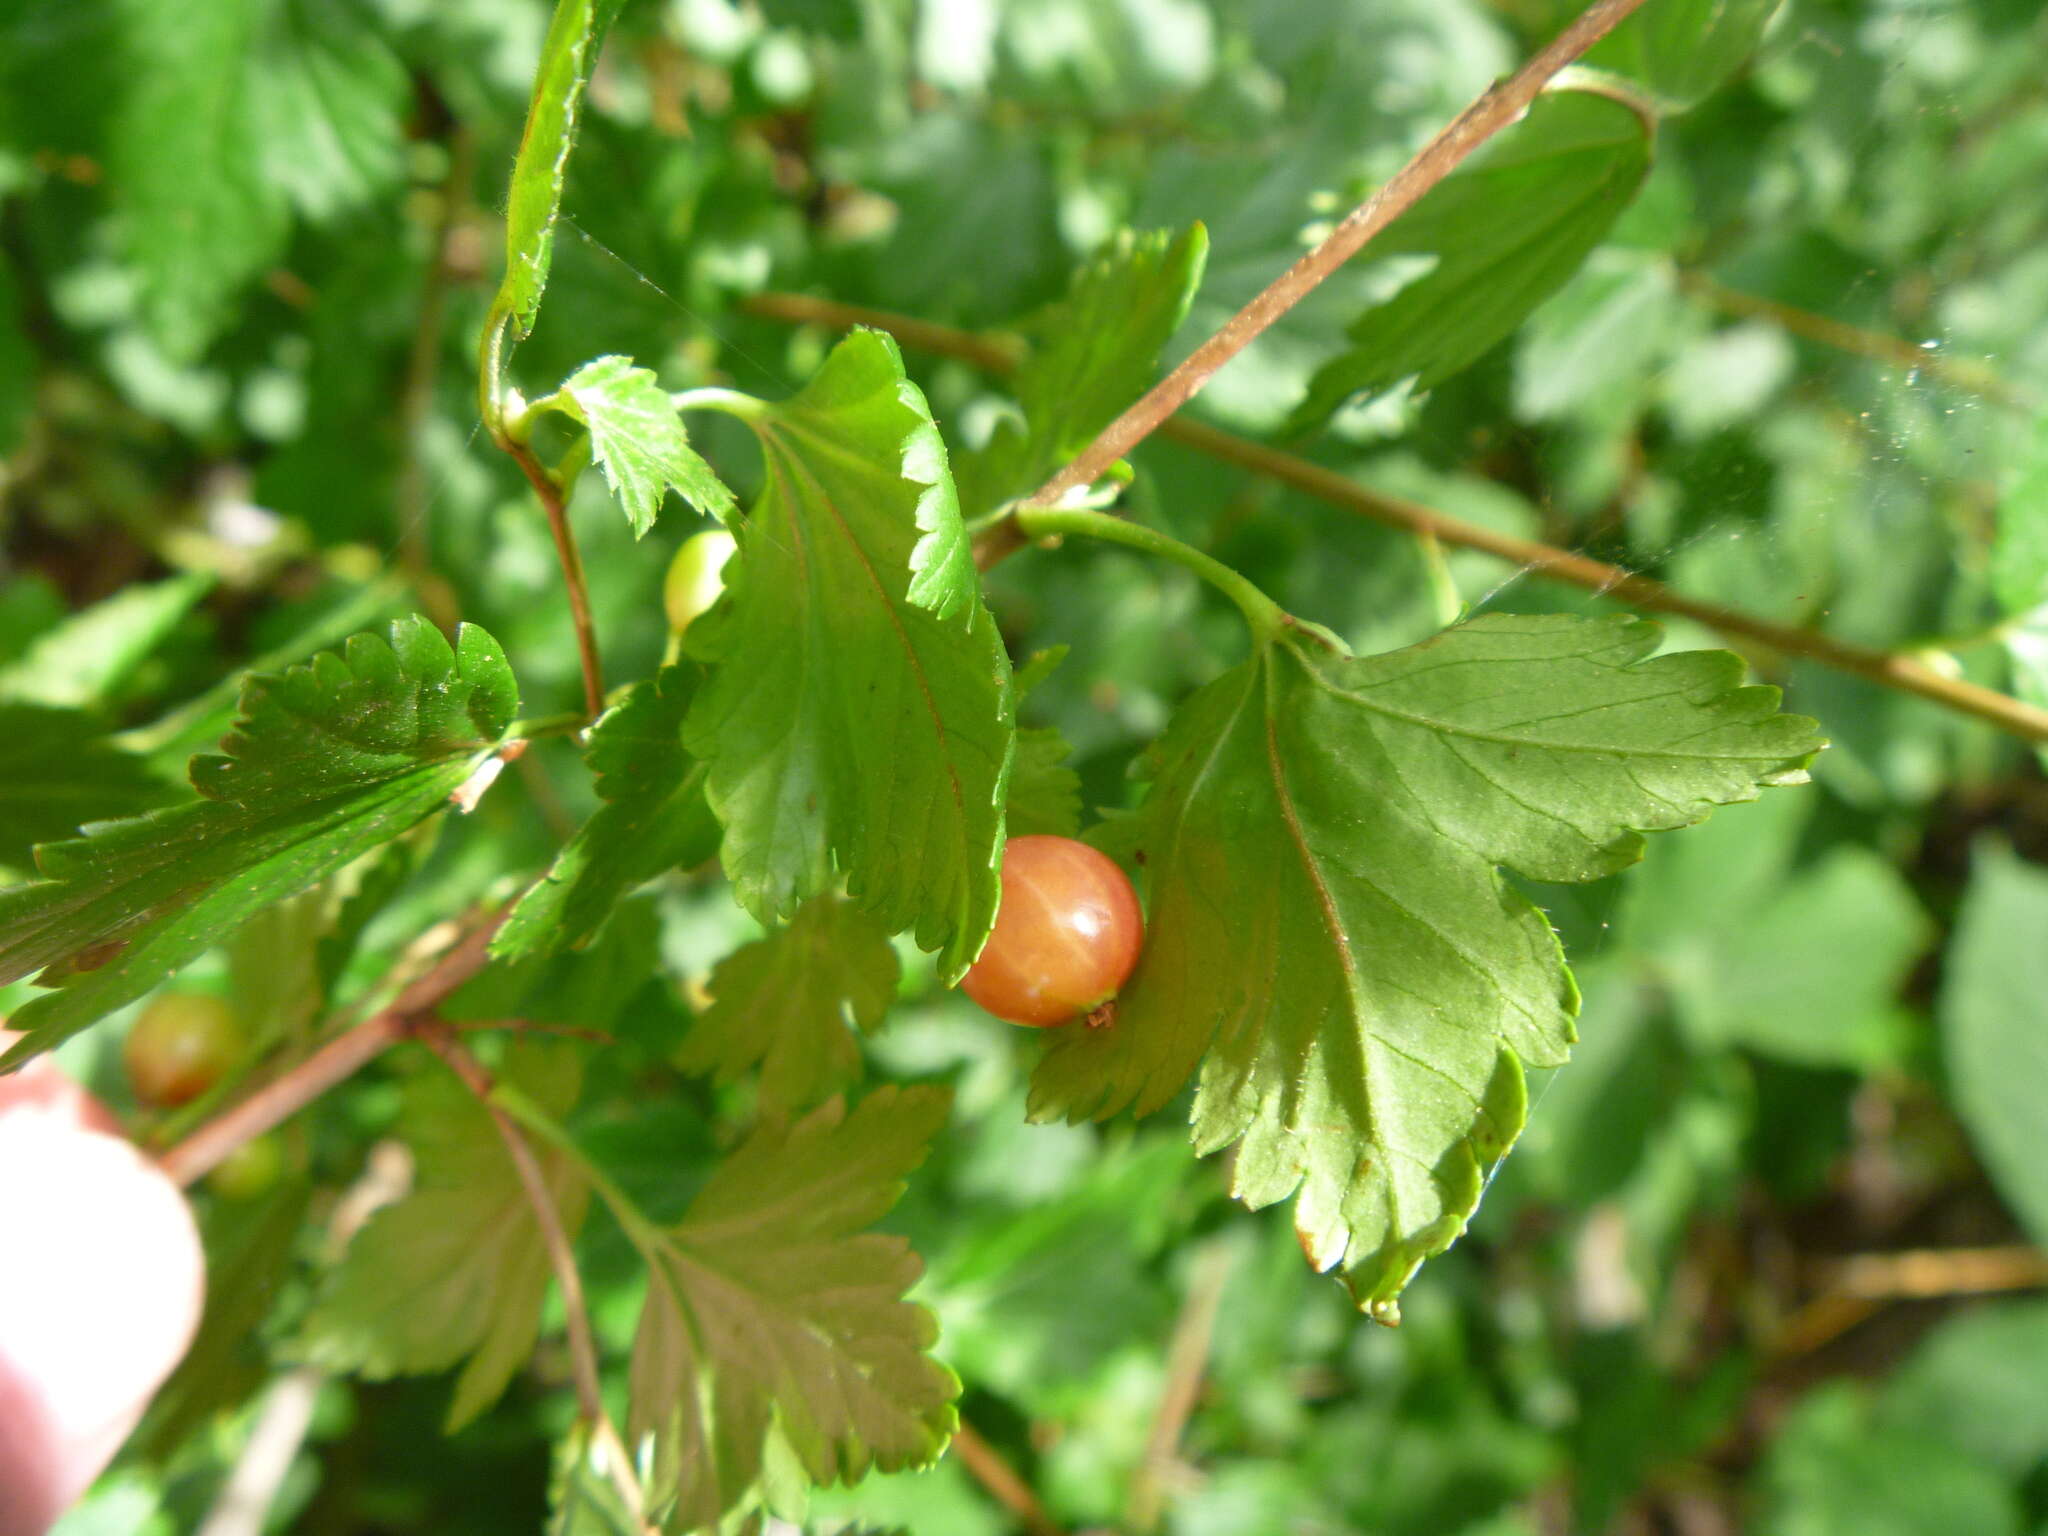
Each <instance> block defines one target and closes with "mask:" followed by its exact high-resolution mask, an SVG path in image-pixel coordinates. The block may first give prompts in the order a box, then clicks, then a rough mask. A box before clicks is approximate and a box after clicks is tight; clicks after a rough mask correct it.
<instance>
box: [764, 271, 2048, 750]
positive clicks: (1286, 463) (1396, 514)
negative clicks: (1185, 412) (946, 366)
mask: <svg viewBox="0 0 2048 1536" xmlns="http://www.w3.org/2000/svg"><path fill="white" fill-rule="evenodd" d="M746 308H747V309H748V310H749V311H750V312H751V313H754V314H757V315H761V316H763V317H764V318H767V319H772V320H781V321H784V322H786V323H790V324H799V325H813V324H814V325H836V326H854V325H868V326H873V327H875V328H876V329H878V330H884V331H888V332H890V333H891V334H893V335H895V336H897V337H898V338H900V339H901V340H903V341H905V342H907V343H909V344H910V345H912V346H917V347H920V348H923V349H926V350H929V351H932V352H936V353H939V354H941V355H944V356H947V357H957V358H960V359H961V360H962V361H965V362H970V363H975V364H977V365H978V366H980V367H983V368H986V369H988V370H989V371H990V372H991V373H997V374H1001V373H1007V372H1009V371H1010V370H1011V369H1013V368H1014V367H1015V366H1016V364H1017V361H1018V359H1019V358H1020V357H1021V356H1022V352H1023V348H1022V345H1021V344H1020V343H1018V342H1017V341H1015V339H1014V338H991V337H986V336H976V335H973V334H971V333H969V332H966V331H955V330H951V329H949V328H948V327H945V326H938V325H932V324H929V323H928V322H924V321H918V322H914V323H910V322H906V321H905V319H904V317H902V316H899V315H894V314H891V313H888V312H887V311H884V310H874V309H866V308H862V307H860V306H858V305H853V304H840V303H836V302H834V301H832V300H829V299H818V298H812V297H809V296H806V295H801V294H789V293H757V294H755V295H753V296H752V297H751V298H750V299H748V300H747V301H746ZM1160 431H1161V433H1162V435H1163V436H1166V437H1169V438H1172V439H1173V440H1174V441H1175V442H1180V443H1185V444H1187V445H1188V446H1189V447H1191V448H1194V449H1197V450H1199V451H1200V452H1203V453H1206V454H1209V455H1211V456H1212V457H1215V458H1218V459H1222V460H1225V461H1226V462H1228V463H1232V464H1236V465H1238V466H1240V467H1242V468H1244V469H1249V470H1252V471H1255V472H1256V473H1258V474H1262V475H1269V476H1271V477H1272V478H1273V479H1275V480H1279V481H1282V482H1284V483H1285V484H1288V485H1291V486H1293V487H1294V488H1295V489H1296V490H1299V491H1303V492H1305V493H1307V494H1308V495H1310V496H1314V497H1316V498H1317V499H1318V500H1321V501H1327V502H1329V503H1331V504H1332V505H1333V506H1339V507H1342V508H1344V509H1345V510H1346V511H1350V512H1356V513H1358V514H1359V515H1360V516H1362V517H1369V518H1371V519H1372V520H1373V521H1375V522H1378V523H1384V524H1386V525H1387V526H1388V527H1390V528H1395V529H1398V530H1400V531H1402V532H1404V533H1410V534H1414V535H1416V536H1417V537H1418V538H1433V539H1435V540H1437V541H1438V542H1439V543H1442V544H1450V545H1455V546H1457V547H1459V548H1461V549H1476V550H1479V551H1481V552H1482V553H1485V554H1489V555H1494V556H1497V557H1498V558H1499V559H1502V560H1505V561H1507V562H1508V563H1510V564H1511V565H1515V566H1519V567H1521V568H1523V569H1525V570H1528V571H1531V572H1533V573H1535V574H1536V575H1538V576H1547V577H1549V578H1551V579H1552V580H1555V581H1563V582H1569V583H1571V584H1572V585H1573V586H1576V587H1583V588H1585V589H1586V590H1587V591H1589V592H1593V593H1596V594H1598V595H1599V596H1602V597H1613V598H1618V599H1620V600H1621V601H1623V602H1625V603H1629V604H1631V605H1633V606H1635V607H1637V608H1645V609H1648V610H1650V611H1651V612H1654V613H1671V614H1677V615H1678V616H1679V617H1681V618H1688V619H1692V620H1695V621H1696V622H1698V623H1701V624H1704V625H1706V626H1707V627H1708V628H1710V629H1714V630H1717V631H1719V632H1720V633H1721V634H1723V635H1726V636H1728V637H1729V638H1731V639H1735V640H1747V641H1751V642H1754V643H1755V644H1758V645H1762V646H1765V647H1768V648H1769V649H1770V650H1773V651H1776V652H1779V653H1781V654H1783V655H1787V656H1798V657H1802V658H1805V659H1806V660H1809V661H1816V662H1819V663H1821V664H1822V665H1823V666H1828V667H1833V668H1834V669H1836V670H1837V671H1841V672H1848V673H1852V674H1854V675H1855V676H1857V677H1861V678H1864V679H1867V680H1868V681H1870V682H1873V683H1878V684H1881V685H1882V686H1884V687H1886V688H1892V689H1896V690H1898V691H1899V692H1902V693H1911V694H1915V695H1918V696H1919V697H1921V698H1924V699H1927V700H1930V701H1931V702H1933V703H1936V704H1939V705H1941V706H1942V707H1943V708H1945V709H1951V710H1954V711H1956V712H1957V713H1959V714H1964V715H1970V716H1972V717H1974V718H1976V719H1979V720H1983V721H1985V722H1986V723H1988V724H1990V725H1994V726H1996V727H1997V728H1998V729H1999V730H2001V731H2004V732H2006V733H2007V734H2008V735H2011V736H2016V737H2018V738H2019V739H2020V740H2022V741H2030V742H2043V741H2048V710H2043V709H2039V708H2036V707H2035V706H2034V705H2031V704H2026V703H2023V702H2021V701H2020V700H2018V699H2015V698H2012V697H2010V696H2009V695H2007V694H2003V693H1999V692H1998V691H1996V690H1995V689H1991V688H1985V687H1982V686H1981V685H1979V684H1976V683H1972V682H1969V681H1967V680H1965V679H1962V678H1956V677H1949V676H1946V675H1945V674H1943V673H1941V672H1937V671H1936V670H1935V669H1934V668H1933V667H1930V666H1928V665H1927V664H1926V663H1925V662H1923V661H1920V660H1918V659H1917V658H1915V657H1912V656H1903V655H1897V654H1894V653H1892V652H1889V651H1880V650H1874V649H1872V648H1870V647H1868V646H1861V645H1852V644H1850V643H1849V642H1847V641H1844V640H1836V639H1834V638H1833V637H1832V636H1829V635H1825V634H1821V633H1820V632H1818V631H1816V630H1811V629H1799V628H1796V627H1794V626H1792V625H1789V624H1774V623H1772V622H1771V621H1769V620H1768V619H1760V618H1757V617H1756V616H1755V615H1753V614H1748V613H1744V612H1742V611H1740V610H1739V609H1734V608H1724V607H1722V606H1720V605H1719V604H1716V603H1705V602H1701V601H1699V600H1697V599H1695V598H1690V597H1687V596H1685V595H1684V594H1683V593H1681V592H1676V591H1673V590H1672V589H1671V588H1670V587H1667V586H1666V585H1664V583H1662V582H1661V581H1657V580H1655V579H1654V578H1652V577H1648V576H1638V575H1636V574H1635V573H1633V572H1631V571H1626V570H1623V569H1622V568H1621V567H1620V566H1618V565H1609V564H1608V563H1607V562H1606V561H1604V560H1595V559H1592V558H1590V557H1589V556H1586V555H1580V554H1574V553H1573V552H1572V551H1570V550H1567V549H1559V548H1557V547H1556V546H1555V545H1551V544H1541V543H1538V542H1537V541H1535V540H1534V539H1522V538H1516V537H1515V536H1514V535H1513V534H1507V533H1499V532H1496V531H1495V530H1494V529H1491V528H1487V527H1484V526H1482V525H1481V524H1478V523H1468V522H1466V521H1465V520H1464V519H1462V518H1457V517H1452V516H1451V515H1450V514H1449V513H1447V512H1439V511H1437V510H1436V509H1434V508H1432V507H1426V506H1423V505H1421V504H1420V503H1418V502H1413V501H1406V500H1403V499H1402V498H1401V497H1398V496H1389V495H1386V494H1385V493H1383V492H1380V491H1375V490H1373V489H1371V488H1370V487H1367V486H1363V485H1360V484H1359V483H1358V482H1357V481H1355V480H1352V479H1350V478H1348V477H1346V476H1344V475H1341V474H1339V473H1338V472H1337V471H1335V470H1333V469H1327V468H1325V467H1324V466H1322V465H1320V464H1316V463H1312V462H1311V461H1309V460H1307V459H1304V458H1299V457H1297V456H1296V455H1294V454H1291V453H1283V452H1282V451H1280V450H1279V449H1277V448H1269V447H1267V446H1266V445H1265V444H1263V443H1257V442H1253V441H1251V440H1250V439H1249V438H1243V437H1238V436H1236V435H1235V434H1234V433H1230V432H1225V431H1222V430H1220V429H1219V428H1216V427H1212V426H1209V425H1207V424H1206V423H1204V422H1199V421H1195V420H1193V419H1192V418H1189V417H1185V416H1176V417H1172V418H1170V419H1169V420H1167V421H1166V422H1165V423H1164V424H1163V425H1162V426H1161V428H1160Z"/></svg>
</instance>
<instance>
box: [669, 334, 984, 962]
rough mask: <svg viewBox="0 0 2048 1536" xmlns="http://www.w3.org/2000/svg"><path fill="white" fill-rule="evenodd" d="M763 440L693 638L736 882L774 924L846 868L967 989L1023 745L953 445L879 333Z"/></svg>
mask: <svg viewBox="0 0 2048 1536" xmlns="http://www.w3.org/2000/svg"><path fill="white" fill-rule="evenodd" d="M753 425H754V427H755V430H756V431H757V432H758V433H759V435H760V438H761V445H762V452H763V454H764V456H765V458H766V461H767V482H766V485H765V487H764V489H763V491H762V494H761V499H760V501H759V502H758V503H757V504H756V505H755V507H754V509H753V511H752V513H751V514H750V515H749V516H748V517H747V519H746V520H745V522H744V523H742V524H741V525H740V526H739V527H738V528H737V529H736V530H735V531H736V534H737V536H738V538H739V554H738V556H737V557H736V559H735V561H734V563H733V564H732V565H729V566H728V567H727V568H726V571H727V575H726V589H725V594H724V596H723V597H722V598H720V600H719V602H718V603H717V604H716V606H714V607H713V608H712V609H711V610H710V611H709V612H708V613H706V614H705V615H703V617H701V618H699V619H698V620H697V621H696V622H695V623H694V624H692V625H691V627H690V630H689V634H688V637H687V640H686V642H685V643H686V645H687V647H688V649H689V651H690V653H691V654H692V655H694V656H697V657H699V658H701V659H702V660H704V661H706V662H708V663H710V664H711V667H712V672H711V678H710V681H709V682H708V683H707V684H706V685H705V686H704V687H703V688H702V689H701V690H700V691H699V693H698V695H697V699H696V702H695V704H694V705H692V707H691V710H690V716H689V720H688V722H687V724H686V726H685V730H684V740H685V744H686V745H687V746H688V747H689V748H690V750H691V751H692V752H694V753H696V754H697V755H698V756H699V757H701V758H703V759H705V760H706V761H707V762H708V763H709V764H710V774H711V776H710V782H709V794H710V799H711V805H712V809H713V810H714V811H715V812H716V813H717V815H718V818H719V820H720V821H721V822H722V823H723V824H724V826H725V842H724V848H723V859H724V864H725V870H726V874H727V877H728V878H729V879H731V881H732V883H733V889H734V891H735V893H736V894H737V895H738V897H739V899H740V901H741V902H742V903H743V904H744V905H745V906H746V907H747V909H748V910H749V911H750V912H752V913H753V914H754V915H755V916H756V917H757V918H759V919H761V921H763V922H764V923H775V922H780V921H782V920H783V919H785V918H787V917H788V916H789V915H790V914H791V913H793V912H794V911H795V910H796V908H797V907H798V906H799V905H800V904H801V903H802V902H803V901H804V900H805V899H807V898H808V897H810V896H813V895H816V894H817V893H818V892H819V891H822V890H824V889H825V888H826V887H827V886H828V885H830V884H831V883H832V881H833V880H834V879H835V878H836V877H837V876H838V875H840V874H843V875H844V877H845V881H846V888H847V892H848V894H849V895H851V896H852V897H853V899H854V901H855V902H857V903H858V904H859V905H860V906H861V907H862V908H864V909H865V910H867V911H869V912H871V913H872V914H873V915H874V916H875V918H876V919H877V921H879V922H881V923H882V924H883V925H884V926H886V927H888V928H889V929H891V930H892V931H900V930H902V929H905V928H908V929H911V930H912V931H913V932H914V933H915V934H916V937H917V942H918V943H919V944H920V945H922V946H923V947H924V948H926V949H936V950H939V951H940V970H941V972H942V974H943V975H945V976H946V977H947V978H948V979H952V978H955V977H957V976H959V975H960V973H961V972H963V971H964V970H965V969H966V968H967V966H968V964H969V963H970V962H971V961H972V960H973V958H974V956H975V954H976V953H977V952H978V951H979V950H980V948H981V945H982V941H983V940H984V939H985V938H986V937H987V935H988V931H989V928H990V927H991V925H992V924H993V923H994V921H995V907H996V895H997V890H998V881H997V876H996V852H997V849H998V847H999V845H1000V843H1001V840H1002V833H1003V816H1002V809H1003V798H1004V793H1005V790H1006V786H1007V782H1008V778H1009V770H1010V757H1011V751H1012V746H1013V736H1014V731H1013V727H1012V704H1011V690H1010V668H1009V662H1008V659H1007V658H1006V657H1005V655H1004V653H1003V647H1002V641H1001V638H1000V637H999V636H998V635H997V634H996V629H995V623H994V621H993V620H992V619H991V618H990V617H989V613H988V609H987V608H986V607H985V606H984V605H983V603H982V598H981V586H980V581H979V579H978V577H977V575H976V572H975V569H974V561H973V559H972V558H971V556H970V554H969V552H968V542H967V530H966V526H965V525H964V524H963V523H962V521H961V518H960V509H959V506H958V504H957V503H956V502H955V500H954V497H953V482H952V477H951V475H950V473H949V472H948V470H947V467H946V450H945V446H944V444H943V443H941V442H940V440H939V435H938V431H937V429H936V428H935V427H934V426H933V425H932V420H931V413H930V411H929V410H928V408H927V407H926V405H925V402H924V397H923V395H921V394H920V393H919V392H918V389H917V386H916V385H914V384H912V383H911V382H910V381H909V380H908V379H907V378H905V377H904V374H903V362H902V358H901V357H900V356H899V354H898V353H897V350H896V344H895V343H894V342H893V341H892V340H890V339H889V338H888V337H887V336H885V335H883V334H881V333H880V332H878V331H856V332H854V333H853V334H852V335H851V336H849V337H847V338H846V340H844V341H842V342H841V343H840V344H839V345H838V346H837V347H835V348H834V349H833V350H832V353H831V355H830V356H829V357H827V359H826V360H825V363H824V366H823V367H822V368H820V370H819V371H818V374H817V376H816V377H815V378H814V379H813V380H812V381H811V383H810V384H809V385H808V386H807V387H806V388H805V389H804V390H803V392H802V393H800V394H798V395H796V396H795V397H793V398H792V399H790V400H787V401H785V402H783V403H782V404H780V405H776V406H769V407H764V408H763V409H762V411H761V413H760V414H759V416H758V417H757V418H755V419H754V421H753ZM735 572H736V573H737V574H734V573H735Z"/></svg>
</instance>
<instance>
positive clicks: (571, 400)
mask: <svg viewBox="0 0 2048 1536" xmlns="http://www.w3.org/2000/svg"><path fill="white" fill-rule="evenodd" d="M561 398H562V401H563V406H564V409H565V410H566V411H567V412H568V413H569V414H570V415H571V416H573V417H575V418H576V420H578V421H580V422H582V423H583V424H584V426H586V427H588V428H589V429H590V453H591V457H592V458H593V459H595V460H596V461H597V466H598V468H599V469H601V470H602V471H604V477H605V481H606V483H608V484H609V485H610V486H611V488H612V494H613V495H614V496H616V497H618V498H619V505H620V506H622V507H624V508H625V511H626V521H627V522H629V523H631V524H632V525H633V533H634V535H635V536H636V537H637V536H640V535H644V534H645V533H646V532H647V530H648V529H650V528H652V527H653V526H654V519H655V515H656V514H657V513H658V512H660V511H661V502H662V498H663V497H664V496H666V495H667V494H668V492H669V489H670V488H671V487H673V488H674V489H675V490H677V491H678V492H680V493H681V495H682V497H683V499H684V500H685V501H687V502H689V503H690V504H691V505H692V506H694V507H696V508H697V509H698V510H700V511H703V512H708V513H710V514H711V515H712V516H713V517H715V518H718V519H719V520H720V521H721V522H729V521H730V520H731V518H732V515H733V496H732V492H731V491H729V490H727V489H726V488H725V483H724V482H723V481H721V480H720V479H719V478H718V476H717V475H716V474H714V473H713V472H712V469H711V466H710V465H709V464H706V463H705V462H704V460H703V459H702V457H700V456H699V455H698V453H697V450H696V449H694V448H692V447H691V446H690V437H689V434H688V433H687V432H685V431H684V430H683V419H682V417H681V416H679V415H678V414H677V413H676V409H675V407H674V406H672V405H671V404H670V403H669V397H668V391H667V390H665V389H663V388H662V387H661V384H660V382H659V381H658V380H657V379H656V378H655V377H654V373H653V370H651V369H647V368H636V367H634V366H633V360H632V359H631V358H629V357H600V358H597V359H595V360H594V361H592V362H588V363H585V364H584V365H583V366H582V367H581V368H578V369H577V370H576V371H575V372H574V373H572V374H570V375H569V377H568V379H567V380H565V381H564V382H563V385H562V389H561Z"/></svg>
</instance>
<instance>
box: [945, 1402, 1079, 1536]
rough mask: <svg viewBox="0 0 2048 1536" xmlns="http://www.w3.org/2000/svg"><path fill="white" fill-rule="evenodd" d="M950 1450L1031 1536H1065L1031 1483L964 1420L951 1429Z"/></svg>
mask: <svg viewBox="0 0 2048 1536" xmlns="http://www.w3.org/2000/svg"><path fill="white" fill-rule="evenodd" d="M951 1449H952V1450H953V1451H954V1452H955V1453H957V1454H958V1455H959V1457H960V1463H961V1465H962V1466H964V1467H966V1468H967V1471H968V1475H969V1476H971V1477H972V1478H973V1479H974V1480H975V1481H976V1482H977V1483H979V1484H981V1486H982V1487H984V1488H986V1489H987V1490H988V1491H989V1494H990V1496H991V1497H993V1498H994V1499H995V1501H996V1502H997V1503H998V1504H1000V1505H1002V1506H1003V1508H1005V1509H1007V1510H1008V1511H1009V1512H1010V1513H1011V1514H1013V1515H1015V1516H1016V1517H1017V1518H1018V1519H1019V1520H1021V1521H1023V1522H1024V1528H1025V1529H1026V1530H1027V1531H1029V1532H1030V1533H1031V1536H1065V1533H1064V1532H1063V1531H1062V1530H1061V1529H1060V1526H1059V1522H1057V1521H1056V1520H1054V1519H1053V1517H1052V1516H1051V1515H1049V1514H1047V1513H1046V1509H1045V1505H1043V1504H1042V1503H1040V1502H1039V1499H1038V1495H1037V1494H1035V1493H1033V1492H1032V1491H1031V1485H1030V1484H1029V1483H1027V1482H1025V1481H1024V1479H1023V1478H1021V1477H1019V1476H1018V1475H1017V1471H1016V1468H1014V1467H1012V1466H1011V1465H1010V1464H1009V1463H1008V1462H1007V1461H1005V1460H1003V1455H1002V1452H1000V1451H998V1450H997V1449H996V1448H995V1447H994V1446H992V1445H990V1444H989V1443H988V1442H987V1441H986V1440H984V1439H982V1438H981V1436H980V1435H979V1434H978V1433H977V1432H976V1431H975V1428H974V1426H973V1425H972V1424H969V1423H968V1422H967V1421H966V1420H965V1419H962V1420H961V1421H960V1427H959V1428H958V1429H956V1430H955V1431H953V1444H952V1446H951Z"/></svg>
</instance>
